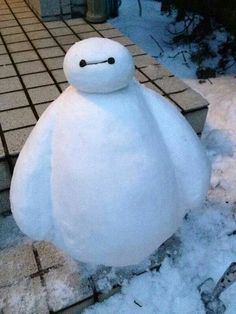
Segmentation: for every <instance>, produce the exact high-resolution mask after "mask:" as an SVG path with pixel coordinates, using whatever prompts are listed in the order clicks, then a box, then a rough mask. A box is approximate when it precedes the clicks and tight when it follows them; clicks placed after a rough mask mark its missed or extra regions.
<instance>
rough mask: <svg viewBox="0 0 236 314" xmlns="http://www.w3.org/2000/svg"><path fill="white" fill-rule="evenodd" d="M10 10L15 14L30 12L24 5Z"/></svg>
mask: <svg viewBox="0 0 236 314" xmlns="http://www.w3.org/2000/svg"><path fill="white" fill-rule="evenodd" d="M11 9H12V11H13V12H14V13H17V12H29V11H30V9H29V7H28V6H26V5H24V6H20V7H14V8H12V7H11Z"/></svg>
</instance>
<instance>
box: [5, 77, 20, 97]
mask: <svg viewBox="0 0 236 314" xmlns="http://www.w3.org/2000/svg"><path fill="white" fill-rule="evenodd" d="M19 89H22V85H21V83H20V80H19V79H18V77H16V76H14V77H9V78H6V79H0V91H1V93H6V92H11V91H15V90H19Z"/></svg>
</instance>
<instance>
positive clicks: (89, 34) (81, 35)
mask: <svg viewBox="0 0 236 314" xmlns="http://www.w3.org/2000/svg"><path fill="white" fill-rule="evenodd" d="M91 37H102V36H101V35H100V34H99V33H97V32H89V33H81V34H79V38H80V39H87V38H91Z"/></svg>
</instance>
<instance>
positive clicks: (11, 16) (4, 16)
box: [0, 4, 15, 22]
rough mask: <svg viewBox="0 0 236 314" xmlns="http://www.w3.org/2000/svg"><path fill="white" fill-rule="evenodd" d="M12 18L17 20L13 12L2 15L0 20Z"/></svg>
mask: <svg viewBox="0 0 236 314" xmlns="http://www.w3.org/2000/svg"><path fill="white" fill-rule="evenodd" d="M0 5H1V4H0ZM10 20H15V18H14V16H13V15H12V14H4V15H0V22H4V21H10Z"/></svg>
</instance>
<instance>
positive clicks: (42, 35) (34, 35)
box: [27, 30, 51, 40]
mask: <svg viewBox="0 0 236 314" xmlns="http://www.w3.org/2000/svg"><path fill="white" fill-rule="evenodd" d="M27 35H28V36H29V38H30V39H31V40H33V39H40V38H49V37H51V35H50V34H49V32H48V31H46V30H42V31H35V32H28V33H27Z"/></svg>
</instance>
